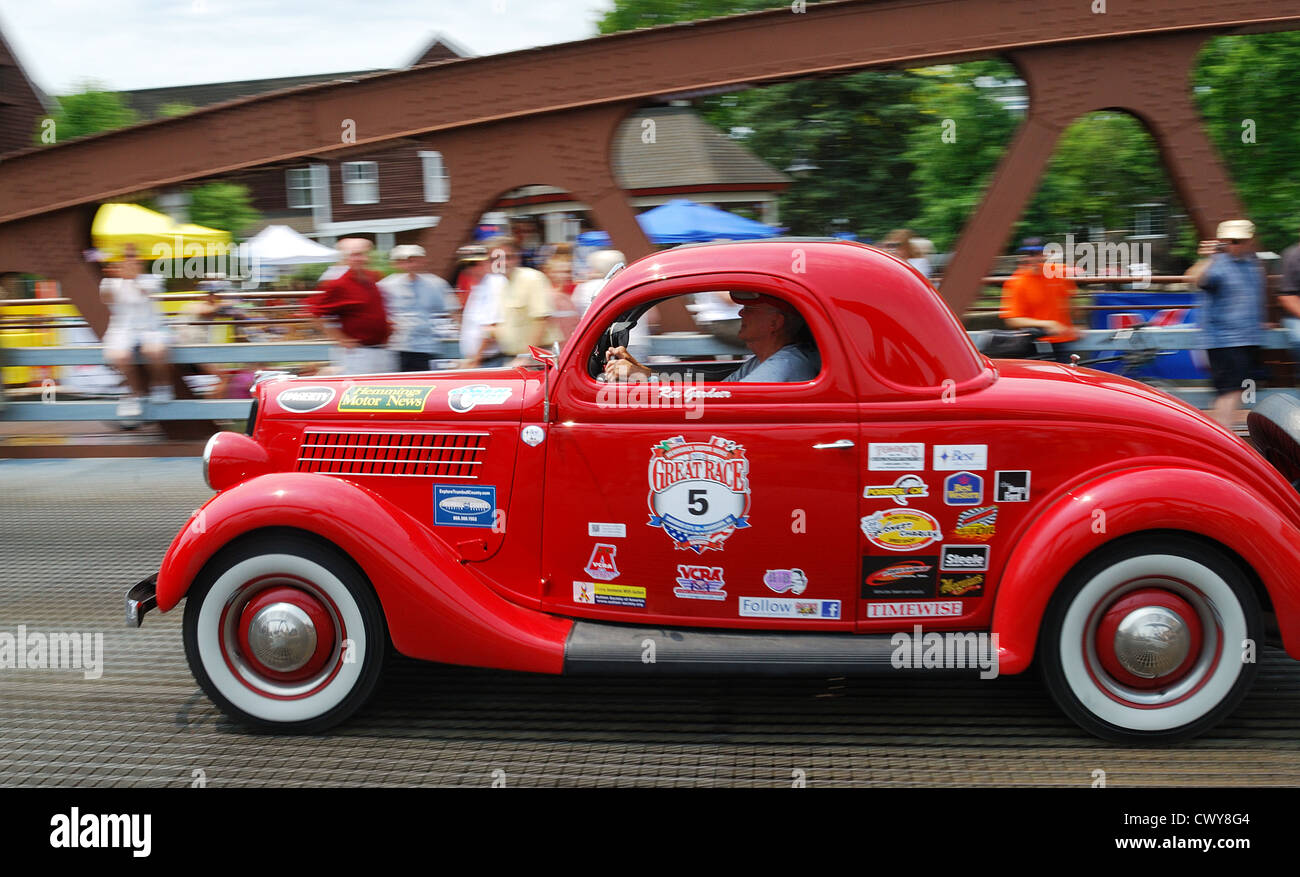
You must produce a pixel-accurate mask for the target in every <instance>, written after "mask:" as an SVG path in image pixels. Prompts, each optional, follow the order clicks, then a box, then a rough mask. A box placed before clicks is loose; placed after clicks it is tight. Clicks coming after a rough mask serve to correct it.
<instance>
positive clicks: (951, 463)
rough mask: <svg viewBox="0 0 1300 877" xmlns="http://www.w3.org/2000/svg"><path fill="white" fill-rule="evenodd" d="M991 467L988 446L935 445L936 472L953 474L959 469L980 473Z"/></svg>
mask: <svg viewBox="0 0 1300 877" xmlns="http://www.w3.org/2000/svg"><path fill="white" fill-rule="evenodd" d="M988 467H989V446H988V445H935V446H934V471H936V472H953V471H956V470H959V469H974V470H975V471H977V472H978V471H980V470H981V469H987V468H988Z"/></svg>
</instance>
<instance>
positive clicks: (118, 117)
mask: <svg viewBox="0 0 1300 877" xmlns="http://www.w3.org/2000/svg"><path fill="white" fill-rule="evenodd" d="M55 100H56V101H57V102H58V109H57V110H56V111H55V113H54V131H55V141H56V142H62V141H64V140H71V139H72V138H74V137H85V136H86V135H88V134H98V133H99V132H101V131H112V130H113V129H115V128H125V127H126V126H127V125H134V124H135V123H136V122H137V121H139V116H138V115H137V113H136V112H135V110H133V109H131V108H130V107H128V106H127V105H126V101H125V100H124V99H123V98H122V96H121V95H120V94H118V93H117V92H112V91H106V90H105V89H104V87H103V86H102V85H100V84H99V83H96V82H93V81H87V82H85V83H83V84H82V86H81V91H79V92H77V93H76V94H69V95H63V96H61V97H57V98H55Z"/></svg>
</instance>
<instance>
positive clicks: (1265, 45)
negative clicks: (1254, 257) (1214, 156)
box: [1192, 31, 1300, 250]
mask: <svg viewBox="0 0 1300 877" xmlns="http://www.w3.org/2000/svg"><path fill="white" fill-rule="evenodd" d="M1192 81H1193V83H1194V84H1195V94H1196V98H1197V102H1198V104H1199V106H1200V110H1201V113H1202V115H1204V116H1205V119H1206V122H1207V125H1208V128H1209V132H1210V138H1211V139H1212V140H1213V141H1214V145H1215V146H1216V147H1217V148H1218V151H1219V155H1220V156H1222V157H1223V160H1224V161H1225V162H1226V163H1227V165H1228V170H1229V172H1230V173H1231V175H1232V179H1233V181H1234V182H1235V183H1236V185H1237V191H1238V192H1239V194H1240V195H1241V199H1242V201H1243V202H1244V203H1245V206H1246V212H1247V214H1248V216H1249V217H1250V218H1251V219H1252V220H1254V222H1255V225H1256V227H1257V232H1256V234H1257V236H1258V239H1259V243H1260V245H1261V247H1262V248H1264V249H1273V250H1280V249H1282V248H1283V247H1286V246H1289V245H1291V244H1293V243H1295V241H1296V236H1297V234H1300V174H1297V173H1296V155H1297V154H1300V90H1298V89H1297V83H1300V32H1296V31H1285V32H1281V33H1265V34H1241V35H1236V36H1226V37H1217V38H1215V39H1213V40H1210V41H1209V43H1208V44H1207V45H1206V48H1205V50H1204V51H1203V52H1202V53H1201V57H1200V59H1199V61H1198V63H1197V65H1196V69H1195V71H1194V73H1193V76H1192Z"/></svg>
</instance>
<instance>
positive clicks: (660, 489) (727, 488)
mask: <svg viewBox="0 0 1300 877" xmlns="http://www.w3.org/2000/svg"><path fill="white" fill-rule="evenodd" d="M648 475H649V480H650V493H649V494H648V495H647V497H646V502H647V503H648V504H649V506H650V520H649V521H648V522H647V525H648V526H651V527H662V528H663V531H664V532H665V533H667V534H668V538H669V539H671V540H672V542H673V547H674V548H683V549H685V548H689V549H691V550H692V551H694V552H695V553H696V554H699V553H701V552H703V551H706V550H712V551H721V550H722V549H723V547H724V543H725V542H726V541H727V539H728V538H730V536H731V534H732V533H734V532H736V531H737V530H739V529H743V528H746V527H748V526H749V502H750V495H749V460H748V459H746V457H745V449H744V447H743V446H741V445H739V444H737V443H736V442H733V441H729V440H727V439H725V438H722V437H720V436H716V435H715V436H713V437H712V438H710V439H709V440H708V441H707V442H703V441H687V440H686V439H684V438H682V437H681V436H674V437H673V438H670V439H665V440H664V441H661V442H659V443H658V444H656V445H654V446H653V447H652V448H651V449H650V467H649V473H648Z"/></svg>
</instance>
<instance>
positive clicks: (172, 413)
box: [0, 328, 1292, 421]
mask: <svg viewBox="0 0 1300 877" xmlns="http://www.w3.org/2000/svg"><path fill="white" fill-rule="evenodd" d="M972 334H977V333H972ZM1264 336H1265V338H1264V344H1263V346H1264V348H1265V349H1279V350H1285V349H1288V348H1289V347H1290V343H1291V339H1290V335H1289V333H1288V332H1287V331H1286V330H1284V329H1266V330H1265V331H1264ZM331 346H332V345H331V343H330V342H328V341H287V342H270V343H248V344H200V345H179V346H176V347H172V348H170V357H171V361H172V362H173V363H178V364H191V363H213V362H219V363H256V364H262V365H264V366H265V367H266V368H273V367H275V366H279V365H284V364H290V363H316V362H324V361H326V360H328V359H329V358H330V356H329V354H330V348H331ZM1204 347H1205V339H1204V333H1203V332H1202V330H1200V329H1189V328H1145V329H1142V330H1141V331H1139V332H1133V333H1126V332H1122V331H1121V332H1118V333H1117V331H1116V330H1110V329H1105V330H1102V329H1090V330H1083V331H1081V332H1080V338H1079V340H1078V341H1077V342H1075V344H1074V349H1076V350H1078V351H1079V353H1080V355H1081V356H1082V357H1083V358H1084V359H1088V358H1089V356H1088V354H1089V353H1093V352H1097V351H1116V352H1123V351H1135V352H1141V351H1151V350H1161V351H1166V350H1168V351H1172V350H1202V349H1204ZM718 348H719V342H718V339H716V338H715V337H713V336H712V335H702V334H669V335H655V336H651V338H650V353H651V354H652V355H666V356H679V357H692V356H708V355H714V354H717V353H718ZM456 355H457V351H456V346H455V344H454V342H446V343H444V344H443V345H442V346H441V349H440V350H439V351H438V352H436V353H435V354H434V358H435V359H436V358H443V359H447V360H452V359H455V358H456ZM0 360H2V363H3V364H4V365H14V366H60V365H62V366H75V365H102V364H103V362H104V358H103V350H102V348H101V347H99V346H98V345H86V346H79V347H27V348H2V349H0ZM1172 391H1173V392H1175V393H1176V394H1177V395H1179V396H1180V397H1182V398H1183V399H1185V400H1186V401H1188V402H1190V403H1192V404H1195V405H1198V406H1200V407H1208V404H1209V402H1210V401H1211V399H1212V397H1213V390H1212V389H1211V388H1209V387H1207V386H1198V385H1194V384H1193V385H1186V386H1182V385H1180V386H1176V387H1174V388H1172ZM1275 392H1292V391H1291V390H1277V389H1268V388H1261V389H1259V390H1257V391H1256V396H1257V398H1263V397H1264V396H1267V395H1269V394H1271V393H1275ZM249 405H250V402H249V400H246V399H182V400H175V401H170V402H161V403H152V404H149V403H146V409H145V417H146V418H147V419H149V420H242V419H244V418H245V417H247V416H248V411H249ZM116 419H118V418H117V414H116V401H80V400H65V399H59V398H58V392H57V389H54V388H51V391H50V392H48V393H43V394H42V399H41V400H40V401H9V402H7V404H5V405H3V407H0V420H7V421H69V420H116Z"/></svg>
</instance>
